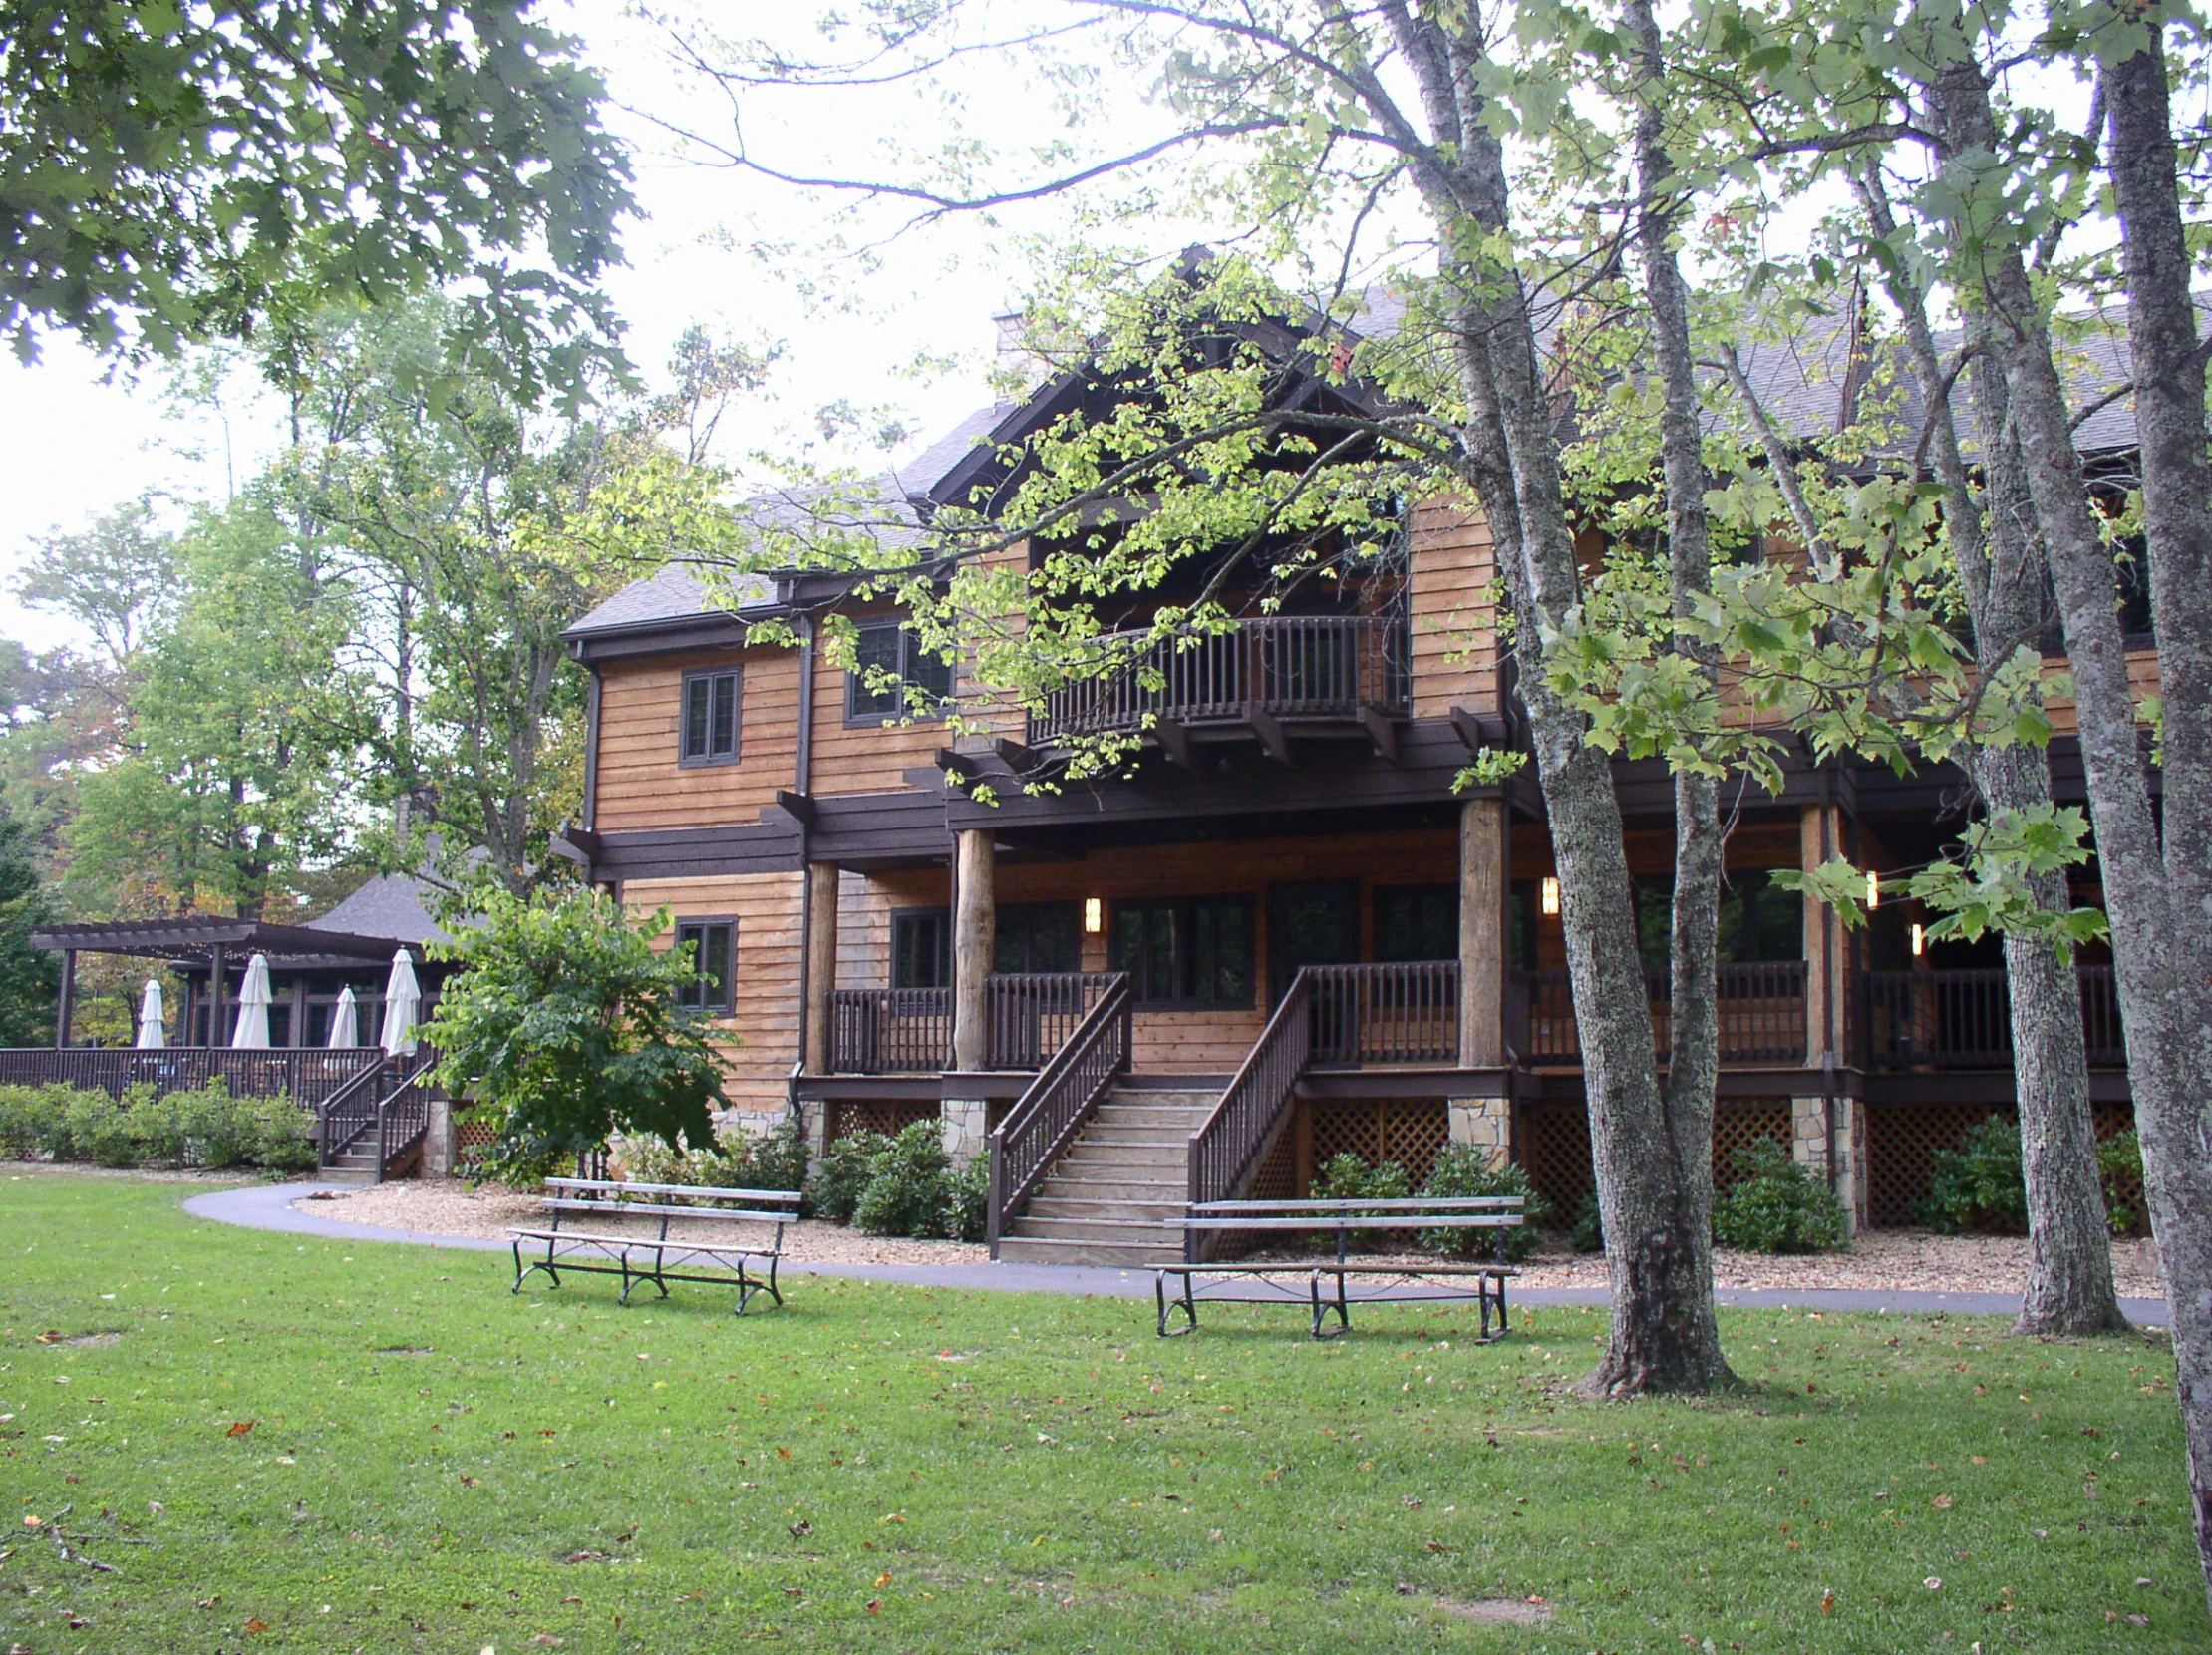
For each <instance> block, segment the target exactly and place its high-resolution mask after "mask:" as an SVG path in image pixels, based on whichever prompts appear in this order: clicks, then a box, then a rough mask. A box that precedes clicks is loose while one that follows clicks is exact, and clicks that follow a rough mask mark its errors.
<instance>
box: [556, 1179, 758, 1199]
mask: <svg viewBox="0 0 2212 1655" xmlns="http://www.w3.org/2000/svg"><path fill="white" fill-rule="evenodd" d="M545 1187H546V1188H548V1189H595V1190H597V1191H599V1192H600V1193H601V1194H609V1195H616V1196H621V1195H630V1194H636V1195H684V1196H688V1197H690V1198H692V1199H694V1200H714V1201H725V1200H727V1201H737V1200H746V1201H767V1202H771V1203H774V1204H776V1205H780V1206H796V1205H798V1203H799V1201H800V1200H801V1199H802V1196H801V1195H800V1193H799V1192H798V1191H797V1190H795V1189H738V1188H730V1187H725V1186H723V1185H721V1184H703V1183H631V1182H628V1181H626V1180H622V1179H616V1178H547V1179H546V1180H545Z"/></svg>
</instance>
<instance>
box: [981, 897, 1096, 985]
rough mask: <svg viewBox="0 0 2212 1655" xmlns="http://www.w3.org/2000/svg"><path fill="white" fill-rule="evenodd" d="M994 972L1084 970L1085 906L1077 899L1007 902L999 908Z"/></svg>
mask: <svg viewBox="0 0 2212 1655" xmlns="http://www.w3.org/2000/svg"><path fill="white" fill-rule="evenodd" d="M991 969H992V970H994V971H1081V970H1082V969H1083V907H1082V905H1081V904H1080V903H1076V902H1008V903H1005V904H1004V905H1002V906H1001V907H1000V909H999V936H998V945H997V949H996V953H995V957H994V958H993V960H992V962H991Z"/></svg>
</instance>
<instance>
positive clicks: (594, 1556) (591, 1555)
mask: <svg viewBox="0 0 2212 1655" xmlns="http://www.w3.org/2000/svg"><path fill="white" fill-rule="evenodd" d="M606 1560H607V1554H606V1553H605V1552H603V1551H571V1552H570V1553H569V1554H568V1555H567V1556H565V1557H563V1558H562V1559H561V1561H562V1562H564V1563H604V1562H605V1561H606Z"/></svg>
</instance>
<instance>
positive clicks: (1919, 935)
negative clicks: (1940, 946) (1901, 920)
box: [1913, 924, 1928, 960]
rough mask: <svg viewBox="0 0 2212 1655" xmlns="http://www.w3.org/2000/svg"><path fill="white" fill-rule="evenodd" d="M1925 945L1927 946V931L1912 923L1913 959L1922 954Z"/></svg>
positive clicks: (1925, 947)
mask: <svg viewBox="0 0 2212 1655" xmlns="http://www.w3.org/2000/svg"><path fill="white" fill-rule="evenodd" d="M1927 946H1928V933H1927V932H1926V931H1923V930H1922V929H1921V928H1920V927H1919V926H1918V925H1917V924H1916V925H1914V926H1913V958H1914V959H1916V960H1917V959H1918V958H1920V956H1921V954H1922V953H1923V952H1924V951H1925V950H1926V949H1927Z"/></svg>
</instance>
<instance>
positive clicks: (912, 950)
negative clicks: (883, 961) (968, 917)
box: [891, 908, 952, 988]
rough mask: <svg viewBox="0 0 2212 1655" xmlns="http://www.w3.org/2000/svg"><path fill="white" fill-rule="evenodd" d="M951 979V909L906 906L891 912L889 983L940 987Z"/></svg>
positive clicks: (902, 986)
mask: <svg viewBox="0 0 2212 1655" xmlns="http://www.w3.org/2000/svg"><path fill="white" fill-rule="evenodd" d="M951 982H952V910H951V909H950V908H907V909H904V910H903V911H901V912H898V913H894V914H892V915H891V986H892V987H893V988H944V987H946V986H947V985H949V984H950V983H951Z"/></svg>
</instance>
